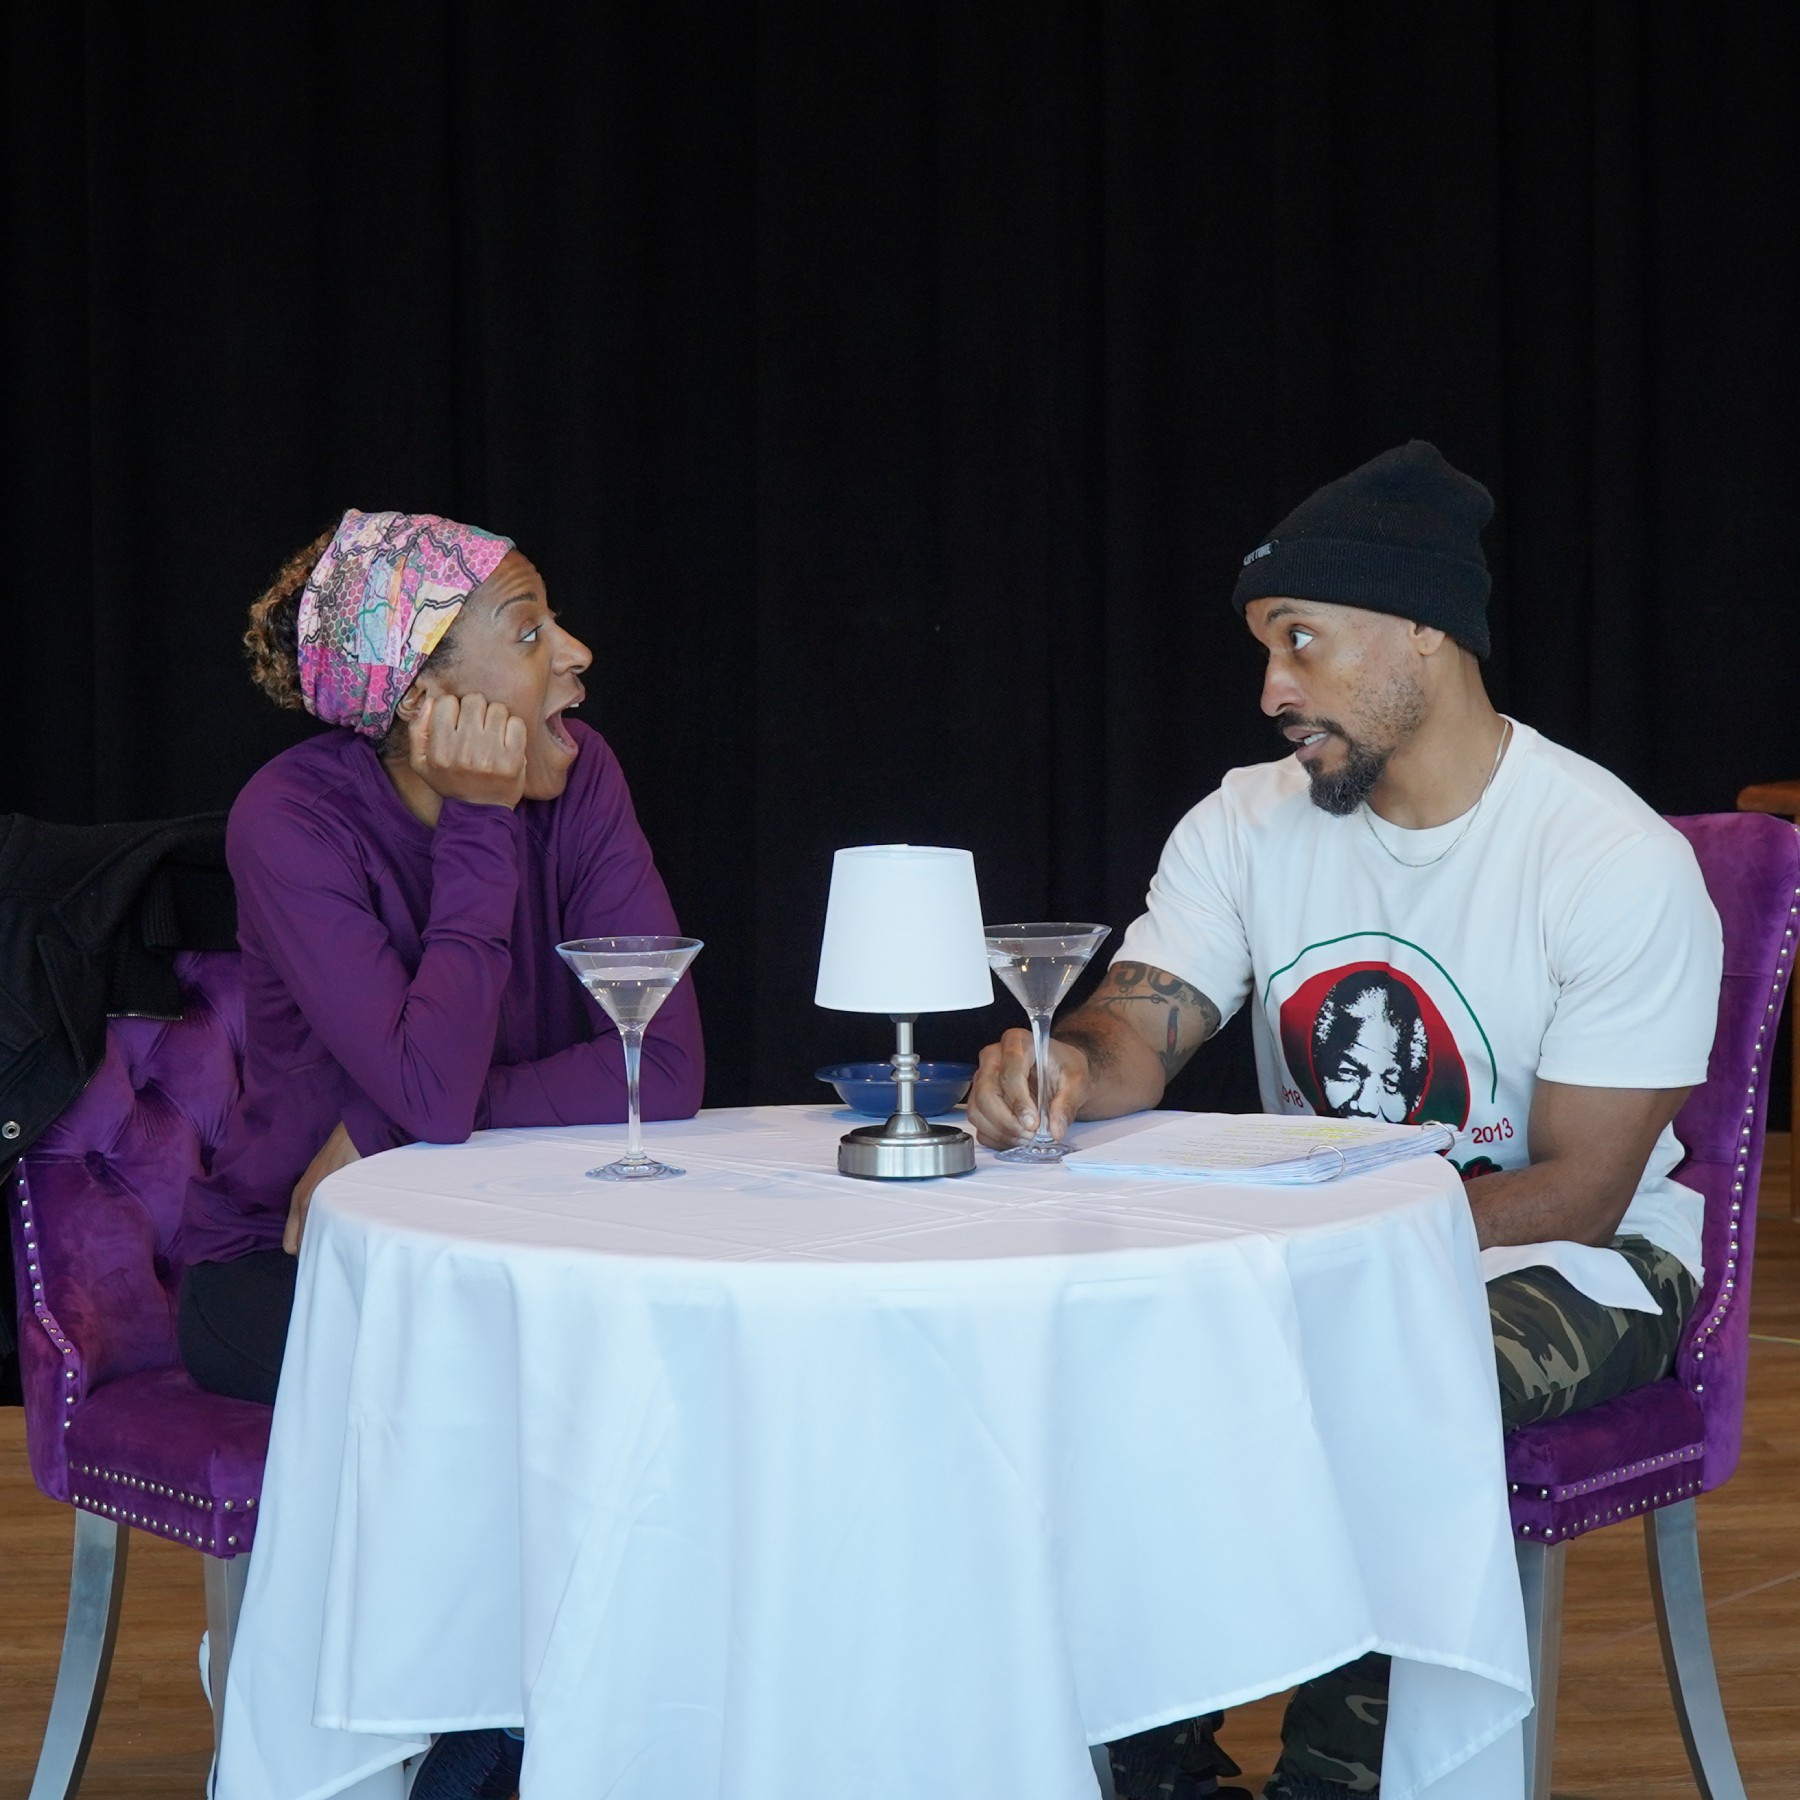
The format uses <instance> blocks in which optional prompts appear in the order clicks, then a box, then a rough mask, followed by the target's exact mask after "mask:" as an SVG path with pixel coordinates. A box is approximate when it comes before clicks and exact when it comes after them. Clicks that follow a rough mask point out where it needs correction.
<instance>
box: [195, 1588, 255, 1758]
mask: <svg viewBox="0 0 1800 1800" xmlns="http://www.w3.org/2000/svg"><path fill="white" fill-rule="evenodd" d="M200 1560H201V1562H202V1563H203V1564H204V1565H205V1570H206V1636H207V1645H208V1649H207V1686H208V1688H209V1690H210V1691H209V1693H208V1695H207V1698H208V1699H210V1700H211V1701H212V1716H213V1760H214V1762H215V1763H216V1762H217V1761H218V1756H219V1732H220V1730H221V1728H222V1727H223V1725H224V1723H225V1684H226V1682H227V1681H228V1680H229V1679H230V1677H231V1642H232V1639H233V1638H234V1637H236V1635H237V1622H238V1612H239V1609H240V1608H241V1607H242V1606H243V1604H244V1582H245V1579H246V1578H247V1577H248V1576H249V1573H250V1558H249V1557H248V1556H247V1555H245V1556H233V1557H229V1558H227V1557H220V1556H202V1557H201V1559H200Z"/></svg>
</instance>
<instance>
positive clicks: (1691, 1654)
mask: <svg viewBox="0 0 1800 1800" xmlns="http://www.w3.org/2000/svg"><path fill="white" fill-rule="evenodd" d="M1670 823H1671V824H1672V825H1674V826H1675V827H1676V828H1677V830H1679V831H1680V832H1682V833H1683V835H1684V836H1686V838H1687V839H1688V841H1689V842H1690V843H1691V844H1692V845H1693V847H1694V853H1695V855H1696V856H1698V858H1699V859H1700V868H1701V872H1702V873H1703V874H1704V875H1705V877H1706V885H1707V889H1708V891H1709V892H1710V893H1711V895H1712V899H1713V904H1714V905H1715V906H1716V907H1717V908H1718V909H1719V917H1720V919H1721V920H1722V921H1723V923H1724V927H1725V978H1724V982H1723V986H1722V991H1721V993H1720V996H1719V1027H1718V1033H1717V1035H1716V1036H1715V1038H1714V1039H1713V1047H1712V1060H1711V1063H1710V1066H1709V1067H1708V1070H1707V1078H1706V1084H1705V1086H1704V1087H1700V1088H1697V1089H1696V1090H1695V1091H1694V1092H1693V1094H1691V1095H1690V1096H1689V1098H1688V1102H1687V1104H1686V1105H1685V1106H1684V1107H1683V1108H1682V1109H1681V1114H1680V1116H1679V1117H1678V1118H1677V1120H1676V1122H1675V1131H1676V1135H1677V1136H1678V1137H1679V1138H1680V1140H1681V1142H1682V1144H1683V1146H1684V1147H1685V1149H1686V1151H1687V1158H1686V1160H1685V1161H1684V1162H1683V1163H1682V1165H1681V1168H1680V1170H1679V1171H1678V1175H1679V1178H1680V1179H1681V1180H1682V1181H1684V1182H1686V1183H1687V1185H1688V1186H1689V1187H1692V1188H1695V1189H1697V1190H1698V1191H1699V1192H1700V1193H1701V1194H1702V1195H1703V1196H1704V1198H1705V1201H1706V1225H1705V1231H1704V1239H1703V1242H1704V1254H1705V1259H1706V1276H1705V1280H1704V1282H1703V1283H1702V1285H1701V1288H1700V1294H1699V1298H1698V1299H1697V1300H1696V1302H1695V1305H1694V1313H1693V1317H1692V1318H1691V1319H1690V1320H1689V1321H1688V1326H1687V1330H1686V1332H1685V1334H1684V1335H1683V1338H1682V1341H1681V1347H1680V1350H1679V1351H1678V1353H1677V1355H1676V1359H1675V1372H1674V1373H1673V1374H1672V1375H1671V1376H1669V1377H1668V1378H1667V1379H1666V1380H1664V1381H1659V1382H1656V1383H1654V1384H1653V1385H1652V1386H1650V1387H1647V1388H1640V1389H1638V1390H1637V1391H1636V1392H1635V1393H1631V1394H1626V1395H1623V1396H1621V1397H1620V1398H1619V1399H1617V1400H1611V1401H1608V1402H1607V1403H1606V1404H1605V1405H1603V1406H1596V1407H1594V1408H1593V1409H1592V1410H1591V1411H1589V1412H1584V1413H1577V1414H1575V1415H1574V1416H1572V1417H1570V1418H1567V1419H1558V1420H1551V1421H1547V1422H1546V1423H1544V1424H1541V1425H1528V1426H1526V1427H1525V1428H1524V1429H1522V1430H1520V1431H1516V1432H1514V1433H1513V1434H1512V1435H1511V1436H1510V1437H1509V1438H1508V1439H1507V1443H1506V1472H1507V1479H1508V1482H1509V1483H1510V1485H1511V1503H1512V1519H1513V1531H1514V1534H1515V1536H1516V1539H1517V1548H1518V1553H1519V1576H1520V1580H1521V1583H1522V1584H1523V1587H1524V1592H1525V1611H1526V1623H1527V1627H1528V1629H1529V1633H1530V1643H1531V1663H1532V1677H1533V1685H1534V1687H1535V1689H1536V1693H1537V1709H1536V1711H1535V1712H1534V1713H1533V1714H1532V1715H1531V1717H1530V1718H1528V1719H1527V1720H1526V1733H1525V1758H1526V1763H1525V1767H1526V1780H1527V1784H1528V1792H1529V1794H1530V1796H1531V1800H1549V1795H1550V1764H1551V1755H1552V1750H1553V1748H1554V1739H1555V1734H1556V1678H1557V1662H1558V1646H1559V1640H1560V1636H1561V1626H1562V1586H1563V1564H1564V1558H1565V1555H1566V1553H1567V1548H1568V1543H1569V1540H1570V1539H1571V1538H1576V1537H1580V1536H1581V1535H1582V1533H1583V1532H1587V1531H1593V1530H1596V1529H1597V1528H1598V1527H1600V1526H1602V1525H1611V1524H1615V1523H1616V1522H1618V1521H1619V1520H1621V1519H1629V1518H1633V1517H1636V1516H1639V1515H1642V1517H1643V1520H1644V1530H1645V1542H1646V1547H1647V1549H1648V1552H1649V1558H1650V1586H1651V1592H1652V1593H1653V1595H1654V1596H1655V1601H1656V1617H1657V1628H1658V1631H1659V1633H1660V1635H1661V1639H1662V1651H1663V1667H1664V1668H1665V1669H1666V1670H1667V1672H1668V1677H1669V1690H1670V1694H1671V1696H1672V1697H1673V1700H1674V1703H1675V1713H1676V1718H1677V1720H1678V1721H1679V1723H1680V1726H1681V1736H1682V1741H1683V1742H1684V1743H1685V1744H1686V1746H1687V1753H1688V1761H1689V1763H1690V1764H1691V1766H1692V1768H1693V1772H1694V1779H1695V1781H1696V1783H1697V1784H1698V1786H1699V1790H1700V1792H1701V1794H1702V1795H1703V1796H1706V1800H1743V1795H1744V1787H1743V1782H1742V1781H1741V1779H1740V1778H1739V1775H1738V1768H1737V1758H1736V1756H1735V1755H1734V1754H1733V1752H1732V1748H1731V1734H1730V1731H1729V1730H1728V1729H1727V1727H1726V1723H1725V1711H1724V1707H1723V1704H1722V1703H1721V1701H1720V1698H1719V1682H1718V1676H1717V1674H1716V1672H1715V1671H1714V1668H1713V1657H1712V1642H1711V1639H1710V1637H1709V1635H1708V1632H1707V1627H1706V1602H1705V1594H1704V1590H1703V1589H1702V1587H1701V1582H1700V1553H1699V1540H1698V1537H1697V1535H1696V1520H1695V1498H1696V1496H1697V1495H1700V1494H1703V1493H1705V1492H1707V1491H1708V1490H1709V1489H1711V1488H1715V1487H1717V1486H1718V1485H1719V1484H1720V1483H1721V1482H1723V1481H1724V1480H1725V1479H1726V1478H1727V1477H1728V1476H1729V1475H1730V1474H1731V1472H1732V1470H1733V1469H1735V1468H1736V1467H1737V1460H1738V1446H1739V1440H1740V1438H1741V1436H1742V1433H1743V1423H1744V1378H1745V1374H1746V1370H1747V1366H1748V1362H1749V1329H1750V1260H1751V1254H1752V1251H1753V1249H1754V1247H1755V1240H1756V1185H1757V1177H1758V1175H1759V1174H1760V1172H1761V1169H1762V1150H1763V1125H1764V1120H1765V1116H1766V1114H1767V1110H1768V1081H1767V1075H1768V1059H1769V1057H1770V1055H1771V1054H1772V1052H1773V1049H1774V1044H1775V1036H1776V1026H1777V1023H1778V1021H1779V1019H1780V1015H1781V997H1782V994H1783V992H1784V990H1785V989H1786V987H1787V983H1788V976H1789V973H1790V971H1791V970H1792V968H1793V962H1794V949H1795V941H1796V940H1795V931H1796V927H1800V832H1796V831H1795V829H1794V827H1793V826H1792V825H1789V824H1787V823H1786V822H1785V821H1783V820H1779V819H1775V818H1769V817H1764V816H1762V815H1759V814H1738V813H1717V814H1708V815H1703V816H1700V817H1696V818H1686V819H1672V820H1671V821H1670ZM1797 1124H1800V1121H1797Z"/></svg>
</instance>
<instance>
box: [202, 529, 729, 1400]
mask: <svg viewBox="0 0 1800 1800" xmlns="http://www.w3.org/2000/svg"><path fill="white" fill-rule="evenodd" d="M245 642H246V644H247V646H248V648H249V651H250V655H251V662H252V665H253V669H254V673H255V678H256V680H257V683H258V685H259V686H261V687H262V689H263V690H264V692H265V693H267V694H268V695H269V696H270V698H271V699H273V700H274V701H275V702H276V703H277V704H278V705H282V706H293V707H298V706H304V707H305V708H306V709H307V710H308V711H309V712H312V713H314V714H315V715H316V716H317V717H318V718H320V719H321V720H322V721H324V722H325V723H326V724H329V725H336V726H338V727H339V729H337V730H334V731H327V732H324V733H322V734H321V735H319V736H318V737H315V738H312V739H310V740H309V741H308V742H306V743H303V744H300V745H298V746H296V747H295V748H294V749H292V750H288V751H284V752H283V753H282V754H281V755H280V756H278V757H276V758H275V760H274V761H273V762H271V763H269V764H268V765H267V767H265V768H263V769H262V770H260V771H259V772H258V773H257V774H256V775H255V776H254V777H253V778H252V779H251V781H250V782H249V784H248V785H247V786H246V787H245V789H244V791H243V793H242V794H241V795H239V797H238V801H237V804H236V805H235V806H234V807H233V808H232V810H231V822H230V826H229V828H228V831H227V837H226V848H227V855H228V858H229V861H230V865H231V872H232V876H233V878H234V880H235V882H236V884H237V893H238V920H239V923H238V941H239V945H240V947H241V949H242V952H243V965H242V966H243V980H244V1008H245V1042H244V1083H243V1092H242V1094H241V1096H240V1098H239V1100H238V1104H237V1108H236V1110H235V1111H234V1113H233V1114H232V1116H231V1119H230V1121H229V1123H228V1124H227V1126H226V1129H225V1135H224V1139H223V1142H222V1143H221V1145H220V1147H219V1152H218V1154H217V1156H216V1157H215V1158H214V1161H213V1167H212V1171H211V1173H210V1175H208V1176H207V1177H206V1178H205V1179H203V1180H197V1181H195V1182H194V1183H193V1184H192V1186H191V1187H190V1189H189V1191H188V1197H187V1205H186V1211H185V1215H184V1221H183V1232H182V1246H181V1249H182V1256H183V1259H184V1261H185V1262H186V1264H187V1270H186V1274H185V1276H184V1277H183V1281H182V1290H181V1305H180V1314H179V1323H180V1337H181V1351H182V1356H183V1359H184V1360H185V1362H186V1363H187V1366H188V1368H189V1369H190V1371H191V1372H192V1373H193V1375H194V1378H195V1379H196V1380H197V1381H199V1382H200V1383H201V1385H202V1386H204V1387H207V1388H210V1389H212V1390H213V1391H215V1392H217V1393H225V1394H236V1395H241V1396H243V1397H245V1398H249V1399H256V1400H264V1401H268V1400H272V1399H273V1398H274V1394H275V1384H276V1377H277V1375H278V1373H279V1371H280V1366H281V1354H282V1347H283V1344H284V1342H285V1340H286V1335H287V1321H288V1314H289V1311H290V1310H291V1308H292V1305H293V1295H294V1269H295V1253H296V1252H297V1251H298V1249H299V1246H300V1239H301V1234H302V1232H303V1231H304V1230H305V1225H306V1207H307V1203H308V1201H309V1200H310V1198H311V1196H312V1191H313V1189H314V1188H315V1187H316V1186H317V1185H318V1183H319V1182H320V1181H321V1180H323V1179H324V1177H325V1176H326V1175H328V1174H330V1173H331V1172H332V1171H333V1170H336V1169H340V1168H342V1167H344V1166H345V1165H346V1164H348V1163H351V1162H354V1161H356V1160H357V1159H358V1158H359V1157H363V1156H369V1155H372V1154H374V1153H375V1152H376V1151H378V1150H387V1149H391V1148H392V1147H394V1146H395V1145H397V1144H406V1143H412V1142H415V1141H417V1140H420V1139H423V1140H426V1141H429V1142H433V1143H460V1142H461V1141H462V1140H463V1139H464V1138H466V1137H467V1136H468V1135H469V1133H470V1132H471V1131H473V1130H478V1129H480V1128H481V1127H483V1126H501V1125H565V1124H566V1125H573V1124H588V1123H592V1122H595V1121H599V1120H607V1121H611V1120H617V1119H622V1118H623V1117H624V1116H625V1075H624V1059H623V1052H622V1048H621V1046H620V1043H619V1039H618V1034H617V1032H616V1030H615V1029H614V1027H613V1026H612V1024H611V1023H610V1021H608V1020H607V1019H606V1017H605V1015H604V1014H603V1013H602V1012H601V1011H600V1009H599V1008H598V1006H596V1005H595V1003H594V1002H593V1001H592V1000H591V999H590V998H589V997H588V996H587V994H586V993H585V992H584V991H583V990H582V988H581V986H580V984H579V983H578V982H577V981H576V980H575V978H574V977H573V976H572V975H571V974H570V973H569V971H568V970H567V969H566V968H564V967H563V965H562V962H561V960H560V959H559V958H558V957H557V955H556V952H555V946H556V945H557V944H558V943H560V942H563V941H565V940H567V939H570V938H578V937H599V936H606V935H611V934H615V933H626V932H654V933H675V932H677V931H678V930H679V927H678V926H677V924H676V921H675V914H674V911H673V909H672V908H671V907H670V905H669V897H668V894H667V893H666V892H665V891H664V888H663V884H662V880H661V878H660V877H659V876H658V874H657V872H656V866H655V864H654V862H652V860H651V856H650V847H649V845H648V844H647V843H646V842H645V841H644V834H643V832H642V831H641V830H640V829H639V828H638V823H637V819H636V817H635V816H634V814H633V812H632V808H631V796H630V794H629V793H628V792H627V790H626V786H625V778H624V776H623V775H622V774H621V773H620V771H619V765H618V762H617V761H616V759H615V758H614V756H613V754H612V752H611V751H610V750H609V749H608V748H607V746H606V744H605V742H604V740H602V739H601V738H600V737H599V736H598V735H597V734H596V733H594V732H593V731H590V730H589V729H588V728H587V727H585V726H583V725H581V724H578V723H577V722H576V721H574V720H573V719H571V718H569V717H568V714H569V712H570V710H571V709H572V708H574V707H576V706H578V705H580V703H581V701H582V699H583V688H582V685H581V676H582V674H583V672H584V671H585V670H586V669H587V667H588V664H589V662H590V661H591V660H592V659H591V657H590V655H589V652H588V650H587V647H586V646H585V645H584V644H582V643H581V642H580V641H579V640H577V639H576V638H574V637H573V636H571V635H570V634H569V633H568V632H567V631H565V630H564V629H563V628H562V627H561V626H560V625H559V624H557V622H556V615H555V614H554V613H553V612H552V611H551V610H550V607H549V603H548V601H547V600H546V598H545V592H544V582H543V578H542V577H541V576H540V575H539V574H538V572H537V570H536V569H535V568H533V567H532V565H531V563H530V562H529V561H527V559H526V558H525V557H524V556H523V555H521V554H520V552H519V551H518V550H516V549H514V548H513V546H512V542H511V540H510V539H507V538H501V537H495V536H493V535H492V534H490V533H488V532H482V531H476V530H474V529H472V528H471V527H468V526H464V525H457V524H455V523H454V522H452V521H450V520H447V519H440V518H437V517H435V516H433V515H430V514H404V513H373V514H370V513H359V512H349V513H346V514H345V515H344V518H343V520H342V521H341V522H340V524H339V525H338V526H337V527H336V529H335V530H334V531H332V532H328V533H326V534H325V535H324V536H323V537H321V538H320V539H319V541H318V542H316V543H314V544H311V545H308V546H307V547H306V548H305V549H304V550H302V551H300V552H299V553H298V554H297V555H296V556H294V557H293V558H292V559H291V560H290V561H289V562H288V564H287V565H286V567H284V568H283V569H282V571H281V572H280V574H279V575H277V577H276V578H275V581H274V583H273V585H272V586H271V587H270V588H269V590H268V592H267V593H265V594H264V595H263V596H262V598H261V599H259V600H258V601H257V602H256V604H255V605H254V606H253V607H252V608H251V624H250V630H249V632H248V633H247V634H246V638H245ZM702 1072H703V1065H702V1056H701V1047H700V1019H699V1013H698V1011H697V1009H696V1007H695V1004H694V995H693V988H692V984H691V983H688V982H683V983H682V984H681V985H680V986H679V987H677V988H676V989H675V991H674V993H673V994H671V995H670V997H669V999H668V1001H667V1003H666V1004H665V1005H664V1006H663V1008H662V1010H661V1011H660V1012H659V1013H658V1014H657V1016H656V1018H655V1021H654V1022H653V1024H652V1026H651V1028H650V1030H649V1031H648V1032H647V1033H646V1035H645V1039H644V1055H643V1109H644V1116H645V1117H646V1118H662V1119H669V1118H687V1117H689V1116H690V1115H692V1114H693V1113H694V1112H695V1111H696V1110H697V1109H698V1107H699V1104H700V1089H701V1080H702Z"/></svg>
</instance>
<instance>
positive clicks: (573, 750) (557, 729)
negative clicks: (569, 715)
mask: <svg viewBox="0 0 1800 1800" xmlns="http://www.w3.org/2000/svg"><path fill="white" fill-rule="evenodd" d="M580 704H581V702H580V701H579V700H572V701H570V703H569V705H568V706H565V707H560V708H558V709H557V711H555V712H553V713H546V714H545V715H544V730H545V731H546V732H548V733H549V734H550V741H551V742H552V743H553V744H555V745H556V747H557V749H559V750H561V751H563V752H565V753H566V754H567V755H569V756H579V755H580V754H581V746H580V745H579V744H577V743H576V742H575V737H574V734H573V733H572V732H571V731H570V730H569V728H568V726H567V725H566V724H565V723H564V721H563V714H564V713H565V712H570V711H572V710H573V709H574V708H575V707H577V706H579V705H580Z"/></svg>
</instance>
